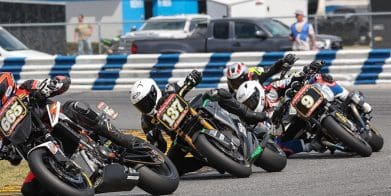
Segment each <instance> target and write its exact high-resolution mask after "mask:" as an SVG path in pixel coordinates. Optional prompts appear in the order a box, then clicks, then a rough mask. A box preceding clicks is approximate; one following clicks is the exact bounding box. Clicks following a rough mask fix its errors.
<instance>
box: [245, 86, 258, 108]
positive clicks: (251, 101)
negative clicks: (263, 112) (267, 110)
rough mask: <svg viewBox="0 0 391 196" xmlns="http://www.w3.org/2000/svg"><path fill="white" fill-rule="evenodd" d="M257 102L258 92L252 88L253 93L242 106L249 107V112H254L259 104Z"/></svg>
mask: <svg viewBox="0 0 391 196" xmlns="http://www.w3.org/2000/svg"><path fill="white" fill-rule="evenodd" d="M259 101H260V100H259V90H258V89H257V88H254V93H253V94H252V95H251V96H250V97H249V98H248V99H247V100H246V101H245V102H243V104H244V105H246V106H247V107H249V108H250V109H251V110H255V109H256V108H257V106H258V104H259Z"/></svg>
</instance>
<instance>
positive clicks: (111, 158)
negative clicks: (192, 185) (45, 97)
mask: <svg viewBox="0 0 391 196" xmlns="http://www.w3.org/2000/svg"><path fill="white" fill-rule="evenodd" d="M36 97H39V95H38V96H35V95H34V93H32V94H31V95H30V96H28V97H27V96H26V95H23V94H22V95H19V96H13V97H12V98H10V99H9V100H8V102H7V103H6V104H5V105H4V106H3V107H2V109H1V110H0V122H1V126H0V133H1V135H2V138H3V144H4V143H5V144H7V143H9V144H8V145H11V146H12V149H15V150H16V151H17V152H18V154H19V156H21V157H23V158H24V159H26V160H27V162H28V165H29V167H30V169H31V171H32V172H33V173H34V174H35V176H36V178H37V179H38V181H39V182H40V183H42V184H43V186H44V187H47V190H49V191H50V192H54V193H56V194H58V195H76V196H78V195H80V196H84V195H94V193H95V192H97V193H102V192H112V191H129V190H132V189H133V188H134V187H135V186H136V185H138V186H139V187H141V188H144V190H146V191H147V192H150V193H151V194H167V193H171V192H173V191H174V190H175V189H176V187H177V186H178V177H176V178H175V177H174V178H175V179H176V181H173V180H171V181H169V182H165V181H167V178H164V176H163V177H160V176H158V175H156V174H155V173H158V171H159V170H158V169H159V168H160V167H164V168H170V169H171V170H169V171H170V172H171V173H164V174H167V175H168V174H173V175H169V176H178V175H177V173H176V170H175V166H174V165H173V164H172V163H171V162H170V161H167V158H166V157H165V156H164V155H163V153H161V152H160V151H158V150H157V149H155V148H154V147H153V146H152V145H149V144H148V143H146V142H143V141H142V140H141V139H139V141H138V142H136V144H135V145H134V148H133V149H126V150H124V149H123V148H119V149H120V150H122V151H119V150H118V151H114V150H112V149H110V148H109V147H107V146H105V145H102V143H99V142H96V141H95V140H93V139H92V138H93V135H92V134H90V133H89V132H88V131H87V130H86V129H84V128H83V127H81V126H80V125H78V124H77V123H75V122H73V121H72V120H71V119H69V118H68V117H67V116H66V115H64V114H63V113H62V112H60V108H61V104H60V102H56V101H54V102H52V103H50V104H48V105H46V110H43V109H42V107H43V106H42V104H41V101H38V99H39V98H36ZM46 112H47V114H46ZM42 119H45V120H42ZM47 121H49V122H47ZM106 142H109V141H107V140H106ZM106 144H107V143H106ZM111 146H115V145H114V144H113V145H111ZM124 152H126V153H124ZM131 153H133V154H131ZM124 154H125V155H127V156H124ZM131 155H133V156H131ZM159 163H160V164H159ZM170 163H171V165H170V166H167V165H168V164H170ZM164 171H167V170H164ZM175 182H176V184H175ZM158 183H162V184H163V185H169V183H171V184H173V185H171V186H169V187H168V188H167V187H164V189H163V190H162V189H156V188H154V187H153V186H154V185H156V184H158ZM151 187H152V188H151ZM167 190H168V192H167ZM157 191H162V192H160V193H158V192H157Z"/></svg>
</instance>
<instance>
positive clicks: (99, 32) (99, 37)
mask: <svg viewBox="0 0 391 196" xmlns="http://www.w3.org/2000/svg"><path fill="white" fill-rule="evenodd" d="M96 24H97V25H98V49H99V54H102V47H101V45H100V40H101V39H102V32H101V31H102V28H101V22H98V23H96Z"/></svg>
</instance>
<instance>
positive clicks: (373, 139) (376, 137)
mask: <svg viewBox="0 0 391 196" xmlns="http://www.w3.org/2000/svg"><path fill="white" fill-rule="evenodd" d="M369 127H370V128H371V136H370V137H369V138H368V139H367V142H368V144H369V145H370V146H371V147H372V151H373V152H379V151H380V150H381V149H382V148H383V145H384V139H383V136H382V135H381V134H380V132H379V131H378V130H377V129H376V128H375V127H374V126H373V125H372V124H369Z"/></svg>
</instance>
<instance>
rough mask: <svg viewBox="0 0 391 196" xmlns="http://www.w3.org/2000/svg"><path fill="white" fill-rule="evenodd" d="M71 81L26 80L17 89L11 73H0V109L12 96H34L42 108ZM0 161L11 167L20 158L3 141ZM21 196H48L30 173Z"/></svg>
mask: <svg viewBox="0 0 391 196" xmlns="http://www.w3.org/2000/svg"><path fill="white" fill-rule="evenodd" d="M70 84H71V80H70V79H69V78H67V77H64V76H55V77H53V78H49V79H45V80H43V81H39V80H26V81H25V82H23V83H22V84H21V85H20V86H19V87H17V86H16V81H15V80H14V77H13V75H12V73H10V72H2V73H0V97H1V103H0V108H1V106H3V105H4V104H5V103H6V102H7V101H8V100H9V99H10V98H11V97H13V96H14V95H16V96H19V95H27V96H29V97H31V96H34V97H35V98H36V99H37V100H38V101H39V104H40V105H42V106H43V108H44V106H45V105H46V103H47V102H48V98H49V97H53V96H56V95H60V94H62V93H64V92H65V91H67V90H68V88H69V85H70ZM0 154H1V159H5V160H8V161H9V162H10V163H11V164H12V165H19V163H20V162H21V161H22V158H21V157H20V156H19V154H18V153H17V152H16V150H15V148H13V146H12V145H11V143H10V142H9V141H7V140H5V139H1V142H0ZM21 191H22V194H23V195H48V192H47V191H46V190H44V188H43V187H42V186H41V185H40V184H39V182H38V180H37V179H36V178H35V176H34V174H33V173H32V172H29V173H28V174H27V176H26V178H25V181H24V183H23V186H22V190H21Z"/></svg>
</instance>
